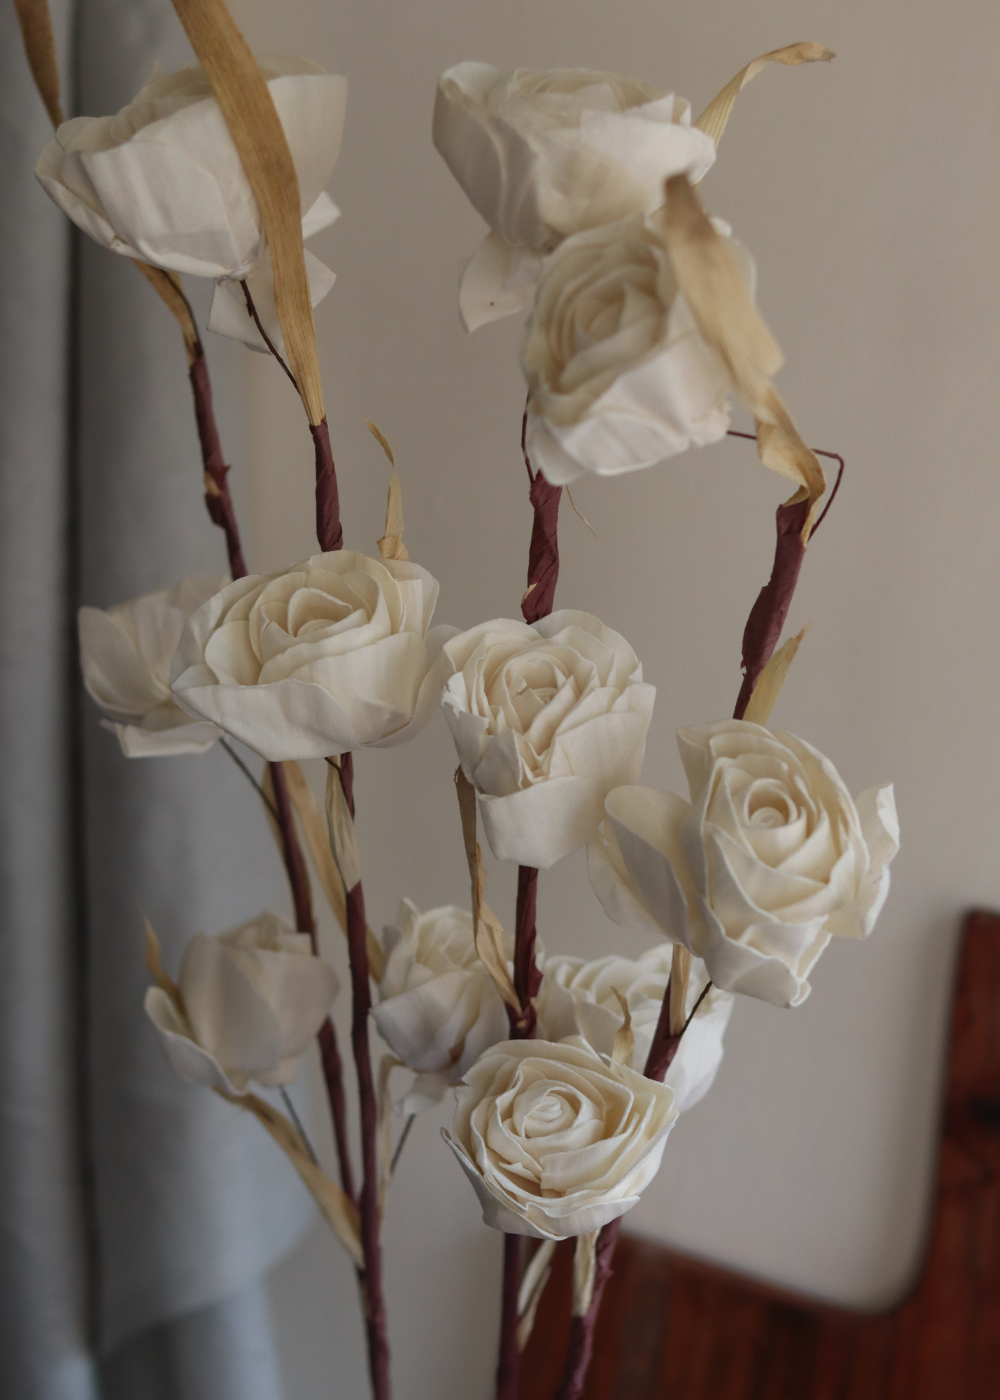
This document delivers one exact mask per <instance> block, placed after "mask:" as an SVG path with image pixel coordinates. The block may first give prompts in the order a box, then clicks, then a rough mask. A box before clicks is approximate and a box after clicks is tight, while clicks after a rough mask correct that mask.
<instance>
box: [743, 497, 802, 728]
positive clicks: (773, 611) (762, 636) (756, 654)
mask: <svg viewBox="0 0 1000 1400" xmlns="http://www.w3.org/2000/svg"><path fill="white" fill-rule="evenodd" d="M808 514H809V502H808V501H798V502H797V503H796V504H795V505H784V506H779V507H778V510H777V515H776V522H777V534H778V538H777V543H776V544H775V548H774V564H773V566H772V568H771V577H770V578H769V579H768V581H767V583H765V585H764V587H763V588H762V589H761V590H760V593H759V594H758V595H757V601H756V602H755V603H754V605H753V607H752V608H751V609H750V616H749V617H748V618H747V625H746V628H745V629H744V632H743V684H742V685H741V686H740V694H739V698H738V700H737V701H736V708H735V710H734V711H733V718H734V719H742V718H743V716H744V714H745V713H746V708H747V705H749V703H750V696H751V695H752V694H753V688H754V686H755V685H756V684H757V679H758V677H759V676H760V673H761V671H763V669H764V667H765V666H766V665H767V663H768V661H769V660H770V659H771V654H772V652H773V651H774V648H775V647H776V646H777V643H778V638H779V637H780V636H781V629H782V628H783V627H784V625H785V618H786V617H787V616H788V609H789V607H790V606H791V602H792V595H793V594H794V592H795V585H796V584H797V583H798V581H799V571H800V570H801V568H802V560H803V559H804V558H805V553H806V547H805V543H804V542H803V539H802V529H803V526H804V525H805V523H806V516H807V515H808Z"/></svg>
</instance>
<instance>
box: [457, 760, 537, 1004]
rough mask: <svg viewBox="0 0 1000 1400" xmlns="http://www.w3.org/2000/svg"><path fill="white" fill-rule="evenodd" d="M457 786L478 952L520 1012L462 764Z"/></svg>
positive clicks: (472, 791)
mask: <svg viewBox="0 0 1000 1400" xmlns="http://www.w3.org/2000/svg"><path fill="white" fill-rule="evenodd" d="M455 787H456V789H457V791H458V810H459V812H460V813H461V817H462V839H463V840H464V842H465V858H466V860H467V861H468V864H469V879H470V881H471V883H472V927H473V928H474V929H475V930H476V952H477V953H478V954H479V958H480V961H481V962H482V963H483V965H484V967H485V968H486V971H487V972H488V973H489V974H490V976H491V977H492V978H493V981H494V983H495V984H496V988H497V991H498V992H499V993H500V995H501V996H502V997H503V999H504V1001H505V1002H506V1003H507V1005H508V1006H511V1007H513V1009H514V1010H515V1011H516V1012H517V1013H518V1015H520V1013H521V1003H520V1000H519V999H518V995H517V992H516V991H515V990H514V983H513V982H512V981H511V979H510V973H509V972H508V970H507V958H506V954H505V951H504V935H503V926H502V925H501V923H500V920H499V919H498V918H497V916H496V915H495V914H494V913H493V910H492V909H491V908H490V907H489V905H488V904H487V903H486V901H485V899H484V898H483V895H484V892H485V890H486V871H485V870H484V869H483V853H482V851H481V850H480V848H479V843H478V841H477V840H476V790H475V788H474V787H473V786H472V784H471V783H470V782H469V780H468V778H467V777H466V776H465V774H464V773H463V772H462V769H461V768H460V767H459V768H456V770H455Z"/></svg>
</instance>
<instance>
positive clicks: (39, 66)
mask: <svg viewBox="0 0 1000 1400" xmlns="http://www.w3.org/2000/svg"><path fill="white" fill-rule="evenodd" d="M14 8H15V10H16V11H17V22H18V24H19V25H20V26H21V37H22V39H23V40H24V51H25V53H26V54H27V56H28V67H29V68H30V69H31V76H32V77H33V78H34V80H35V86H36V87H37V89H38V91H39V94H40V95H41V99H42V101H43V102H44V103H45V110H46V111H47V112H48V114H49V120H50V121H51V123H52V125H53V126H62V124H63V122H64V121H65V120H66V118H65V117H64V116H63V109H62V101H61V99H60V95H59V59H58V57H57V56H56V37H55V33H54V31H53V28H52V16H51V15H50V14H49V7H48V3H47V0H14Z"/></svg>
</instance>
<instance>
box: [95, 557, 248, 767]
mask: <svg viewBox="0 0 1000 1400" xmlns="http://www.w3.org/2000/svg"><path fill="white" fill-rule="evenodd" d="M227 582H228V579H227V578H226V577H225V575H223V577H221V578H216V577H211V578H186V579H182V580H181V582H180V583H179V584H177V585H176V586H175V587H174V588H164V589H161V590H160V591H159V592H157V593H147V594H145V595H144V596H143V597H142V598H133V599H132V601H131V602H130V603H119V604H117V606H115V607H113V608H108V609H106V610H105V609H102V608H81V609H80V611H79V614H78V627H79V636H80V666H81V668H82V670H83V683H84V685H85V686H86V687H87V690H88V691H89V693H90V695H91V698H92V699H93V700H94V701H95V702H96V703H97V704H98V705H99V706H100V707H101V709H102V710H104V711H105V713H106V714H108V715H110V716H112V717H113V718H112V719H110V720H102V723H103V724H104V725H105V727H106V728H108V729H110V730H112V731H113V732H114V733H115V734H117V736H118V742H119V743H120V744H121V747H122V752H123V753H124V754H125V756H126V758H158V757H160V756H163V755H167V754H180V753H204V752H205V750H206V749H209V748H211V746H212V744H214V743H215V741H216V739H218V737H219V735H220V733H221V732H222V731H221V730H220V729H218V728H217V727H216V726H215V725H214V724H211V723H209V722H208V721H206V720H203V719H198V720H193V719H192V718H191V716H190V715H188V714H185V712H184V711H183V710H182V709H181V708H180V707H179V706H178V705H176V704H175V703H174V699H173V697H172V695H171V694H170V665H171V662H172V661H173V659H174V653H175V652H176V650H177V643H178V642H179V641H180V637H181V633H182V632H183V630H184V624H185V623H186V622H187V620H188V618H189V617H190V616H191V614H192V613H193V612H194V611H195V609H196V608H199V607H201V605H202V603H204V602H205V600H206V599H207V598H211V597H212V595H213V594H214V593H217V592H218V591H219V589H220V588H224V587H225V585H226V583H227Z"/></svg>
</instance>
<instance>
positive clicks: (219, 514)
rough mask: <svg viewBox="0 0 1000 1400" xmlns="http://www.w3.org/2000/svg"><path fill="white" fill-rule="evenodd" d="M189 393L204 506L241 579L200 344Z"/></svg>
mask: <svg viewBox="0 0 1000 1400" xmlns="http://www.w3.org/2000/svg"><path fill="white" fill-rule="evenodd" d="M188 375H189V378H190V380H191V392H192V394H193V395H194V416H195V420H196V422H197V424H198V441H199V442H200V444H201V460H202V464H203V466H204V469H205V505H206V506H207V507H208V513H209V516H210V517H211V519H212V523H213V524H215V525H218V527H219V529H220V530H222V531H223V532H224V533H225V536H226V551H227V553H228V554H229V571H230V573H231V574H232V576H233V578H243V577H244V576H245V574H246V571H247V566H246V563H245V561H244V559H243V546H242V544H241V543H240V532H239V527H238V526H237V524H236V512H235V511H234V510H233V501H232V497H231V496H230V494H229V483H228V481H227V480H226V477H227V475H228V473H229V467H228V466H227V465H226V461H225V458H224V457H223V455H222V444H221V442H220V441H219V430H218V428H217V427H216V424H215V413H214V410H213V408H212V384H211V381H210V380H209V377H208V361H207V360H206V359H205V352H204V350H203V349H202V347H201V345H200V344H199V345H198V347H197V350H196V351H195V357H194V361H193V362H192V364H191V368H190V369H189V370H188Z"/></svg>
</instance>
